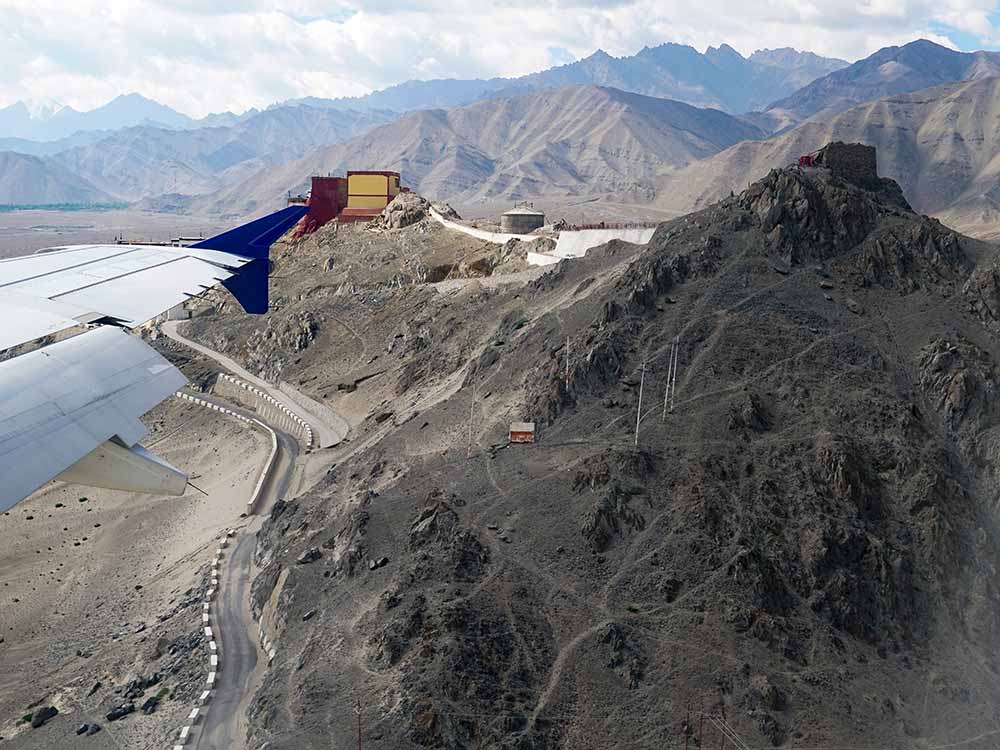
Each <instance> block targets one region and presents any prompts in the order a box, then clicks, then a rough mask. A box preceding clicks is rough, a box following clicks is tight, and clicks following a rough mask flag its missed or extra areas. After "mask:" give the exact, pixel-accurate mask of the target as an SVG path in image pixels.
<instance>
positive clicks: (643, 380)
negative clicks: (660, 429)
mask: <svg viewBox="0 0 1000 750" xmlns="http://www.w3.org/2000/svg"><path fill="white" fill-rule="evenodd" d="M645 384H646V360H642V375H641V376H640V377H639V407H638V408H637V409H636V412H635V447H636V448H638V447H639V420H641V419H642V388H643V386H644V385H645Z"/></svg>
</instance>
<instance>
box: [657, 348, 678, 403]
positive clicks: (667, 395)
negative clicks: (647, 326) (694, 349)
mask: <svg viewBox="0 0 1000 750" xmlns="http://www.w3.org/2000/svg"><path fill="white" fill-rule="evenodd" d="M675 346H677V339H671V341H670V357H669V358H668V359H667V387H666V389H664V391H663V416H662V417H660V421H661V422H666V421H667V401H668V400H669V398H670V375H671V373H672V372H673V371H674V347H675Z"/></svg>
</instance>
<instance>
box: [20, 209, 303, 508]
mask: <svg viewBox="0 0 1000 750" xmlns="http://www.w3.org/2000/svg"><path fill="white" fill-rule="evenodd" d="M305 210H306V209H305V207H303V206H290V207H288V208H286V209H284V210H282V211H278V212H277V213H274V214H271V215H270V216H266V217H264V218H263V219H258V220H256V221H254V222H251V223H249V224H246V225H244V226H242V227H238V228H236V229H233V230H231V231H229V232H226V233H224V234H220V235H218V236H216V237H212V238H209V239H207V240H203V241H201V242H199V243H198V244H197V245H193V246H191V247H186V248H181V247H158V246H149V245H85V246H77V247H65V248H54V249H52V250H49V251H41V252H40V253H37V254H35V255H30V256H26V257H22V258H13V259H10V260H2V261H0V320H3V321H4V325H3V326H0V476H2V477H3V481H0V510H6V509H7V508H9V507H11V506H12V505H14V504H16V503H17V502H19V501H20V500H21V499H23V498H24V497H26V496H27V495H29V494H30V493H31V492H34V491H35V490H36V489H38V488H39V487H41V486H42V485H44V484H45V483H46V482H48V481H49V480H51V479H54V478H60V479H63V480H65V481H70V482H76V483H81V484H88V485H92V486H98V487H110V488H112V489H124V490H129V491H134V492H156V493H162V494H173V495H180V494H183V493H184V491H185V489H186V487H187V476H186V475H184V474H183V472H181V471H179V470H178V469H175V468H174V467H172V466H170V465H169V464H168V463H166V462H165V461H163V460H162V459H160V458H158V457H157V456H154V455H153V454H151V453H148V452H147V451H145V450H144V449H143V448H142V447H141V446H140V445H139V441H140V440H141V439H142V438H143V437H145V435H146V434H147V430H146V428H145V427H144V426H143V424H142V423H141V422H140V421H139V418H140V417H141V416H142V415H143V414H145V413H146V412H147V411H149V410H150V409H151V408H153V407H154V406H156V405H157V404H158V403H160V402H161V401H163V400H165V399H166V398H168V397H169V396H170V395H172V394H173V393H174V392H176V391H177V389H178V388H180V387H181V386H182V385H184V383H186V382H187V381H186V379H185V378H184V376H183V375H182V374H181V373H180V371H179V370H177V369H176V368H175V367H173V366H172V365H171V364H170V363H168V362H167V361H166V360H165V359H163V357H161V356H160V355H159V354H158V353H156V352H155V351H154V350H153V349H151V348H150V347H149V346H147V345H146V344H145V343H144V342H143V341H142V340H141V339H139V338H137V337H135V336H132V335H130V334H128V333H126V332H125V331H124V330H122V329H130V328H135V327H136V326H139V325H141V324H143V323H145V322H147V321H149V320H152V319H153V318H155V317H157V316H158V315H161V314H162V313H164V312H166V311H167V310H169V309H171V308H173V307H175V306H176V305H178V304H180V303H181V302H184V301H185V300H187V299H189V298H190V297H195V296H198V295H199V294H201V293H203V292H204V291H205V290H206V289H210V288H212V287H213V286H215V285H217V284H222V285H223V286H225V287H226V288H227V289H228V290H229V291H230V292H231V293H232V294H233V296H234V297H236V299H237V301H239V302H240V304H241V305H242V306H243V308H244V310H246V311H247V312H250V313H264V312H266V311H267V307H268V293H267V276H268V266H269V260H268V252H269V249H270V246H271V244H272V243H273V242H274V241H275V240H277V239H278V238H279V237H280V236H281V235H282V234H284V233H285V232H286V231H287V230H288V229H290V228H291V227H292V226H293V225H294V224H295V223H296V222H298V221H299V219H300V218H301V217H302V215H303V214H304V213H305Z"/></svg>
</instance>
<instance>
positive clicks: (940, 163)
mask: <svg viewBox="0 0 1000 750" xmlns="http://www.w3.org/2000/svg"><path fill="white" fill-rule="evenodd" d="M998 117H1000V77H993V78H981V79H977V80H973V81H965V82H960V83H952V84H948V85H945V86H939V87H935V88H931V89H928V90H924V91H919V92H914V93H910V94H900V95H896V96H892V97H887V98H884V99H880V100H878V101H875V102H869V103H867V104H863V105H861V106H858V107H854V108H852V109H850V110H848V111H846V112H843V113H841V114H839V115H837V116H835V117H832V118H830V119H828V120H827V119H824V120H812V121H810V122H807V123H804V124H802V125H801V126H799V127H797V128H795V129H794V130H790V131H788V132H787V133H785V134H784V135H781V136H779V137H777V138H773V139H771V140H767V141H750V142H745V143H740V144H737V145H735V146H732V147H731V148H728V149H726V150H724V151H722V152H721V153H719V154H716V155H715V156H713V157H710V158H708V159H706V160H704V161H701V162H698V163H695V164H692V165H690V166H688V167H687V168H685V169H683V170H680V171H678V172H676V173H674V174H673V175H671V176H670V177H669V179H668V180H667V181H666V182H665V184H664V186H663V187H662V190H661V195H660V198H659V199H658V200H657V203H658V204H659V205H661V206H664V207H666V208H670V209H673V210H676V211H688V210H691V209H693V208H698V207H701V206H705V205H707V204H709V203H712V202H714V201H715V200H717V199H719V198H721V197H723V196H726V195H729V193H730V191H736V192H739V191H740V190H741V189H743V188H745V187H746V185H747V183H748V182H751V181H753V180H756V179H759V178H760V177H762V176H764V175H765V174H767V172H768V171H769V170H771V169H773V168H776V167H781V166H785V165H788V164H790V163H793V162H795V161H796V160H797V159H798V157H799V156H800V155H801V154H805V153H809V152H811V151H813V150H815V149H817V148H819V147H821V146H823V145H824V144H826V143H828V142H830V141H837V140H842V141H860V142H864V143H868V144H870V145H873V146H875V147H877V149H878V161H879V172H880V173H881V174H882V175H883V176H886V177H891V178H892V179H894V180H896V181H897V182H899V184H900V185H901V186H902V188H903V192H904V193H905V195H906V197H907V199H908V200H909V201H910V203H911V204H912V205H913V206H914V208H916V209H917V210H919V211H922V212H925V213H933V214H936V215H940V216H943V217H944V218H945V219H947V220H949V222H950V223H953V224H955V225H957V226H960V227H961V228H962V229H963V231H973V232H976V233H977V234H980V235H994V234H996V233H997V232H996V230H994V229H992V227H993V226H994V225H996V224H997V223H998V222H997V220H998V219H1000V129H998V128H997V127H996V122H997V118H998Z"/></svg>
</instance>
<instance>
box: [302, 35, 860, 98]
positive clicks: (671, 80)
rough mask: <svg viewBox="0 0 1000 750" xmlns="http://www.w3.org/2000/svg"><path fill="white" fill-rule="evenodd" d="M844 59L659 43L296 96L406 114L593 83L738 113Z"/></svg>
mask: <svg viewBox="0 0 1000 750" xmlns="http://www.w3.org/2000/svg"><path fill="white" fill-rule="evenodd" d="M847 64H848V63H847V62H845V61H843V60H834V59H827V58H823V57H819V56H818V55H815V54H813V53H811V52H797V51H796V50H793V49H788V48H786V49H781V50H761V51H759V52H755V53H754V54H753V55H751V56H750V58H749V59H748V58H744V57H743V56H742V55H740V54H739V53H738V52H737V51H736V50H734V49H733V48H732V47H730V46H728V45H722V46H721V47H719V48H715V47H709V48H708V50H706V51H705V53H704V54H702V53H700V52H698V51H697V50H696V49H694V48H693V47H688V46H686V45H681V44H662V45H660V46H658V47H646V48H644V49H642V50H640V51H639V52H638V53H637V54H635V55H631V56H627V57H612V56H611V55H609V54H607V53H606V52H604V51H603V50H598V51H597V52H595V53H594V54H592V55H590V56H589V57H587V58H584V59H583V60H579V61H577V62H574V63H570V64H568V65H561V66H559V67H555V68H551V69H549V70H545V71H542V72H539V73H533V74H531V75H527V76H522V77H520V78H491V79H489V80H485V79H471V80H455V79H441V80H433V81H407V82H406V83H401V84H399V85H397V86H390V87H389V88H386V89H383V90H381V91H376V92H374V93H372V94H368V95H367V96H362V97H354V98H345V99H325V100H324V99H306V100H301V101H303V102H304V103H308V104H311V105H313V106H329V107H350V108H369V107H374V108H380V109H392V110H397V111H409V110H414V109H429V108H449V107H456V106H464V105H467V104H471V103H473V102H475V101H478V100H480V99H485V98H489V97H495V96H509V95H512V94H516V93H526V92H529V91H535V90H539V89H548V88H557V87H562V86H578V85H588V84H593V85H597V86H608V87H612V88H617V89H621V90H622V91H631V92H634V93H639V94H645V95H647V96H655V97H659V98H668V99H675V100H677V101H682V102H686V103H688V104H693V105H695V106H699V107H715V108H718V109H722V110H725V111H727V112H732V113H739V112H746V111H748V110H751V109H755V108H761V107H763V106H765V105H766V104H767V103H768V102H771V101H773V100H774V99H776V98H778V97H781V96H783V95H785V94H788V93H791V92H792V91H795V90H796V89H798V88H799V87H801V86H803V85H805V84H806V83H808V82H810V81H812V80H814V79H816V78H819V77H820V76H824V75H826V74H827V73H830V72H832V71H835V70H839V69H840V68H843V67H845V66H846V65H847Z"/></svg>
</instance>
